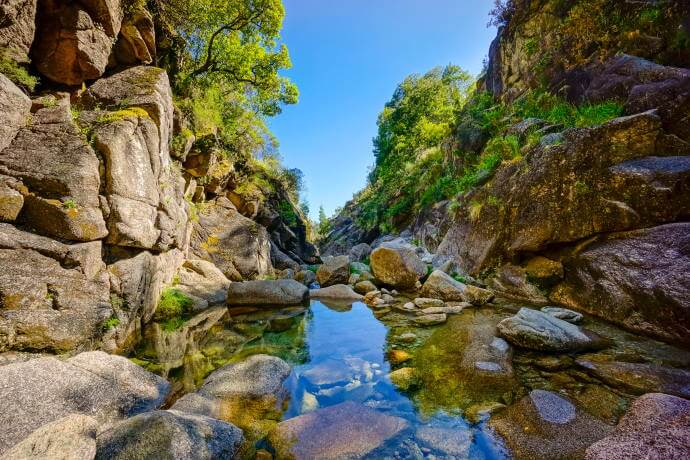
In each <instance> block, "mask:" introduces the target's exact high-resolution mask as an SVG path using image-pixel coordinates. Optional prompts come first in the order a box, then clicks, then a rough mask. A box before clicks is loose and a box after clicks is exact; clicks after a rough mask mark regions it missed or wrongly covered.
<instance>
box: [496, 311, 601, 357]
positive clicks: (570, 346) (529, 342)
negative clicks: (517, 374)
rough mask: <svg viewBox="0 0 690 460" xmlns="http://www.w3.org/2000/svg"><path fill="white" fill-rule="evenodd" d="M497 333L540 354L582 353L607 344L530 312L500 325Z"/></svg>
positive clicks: (539, 314)
mask: <svg viewBox="0 0 690 460" xmlns="http://www.w3.org/2000/svg"><path fill="white" fill-rule="evenodd" d="M498 330H499V332H500V333H501V335H502V336H503V337H505V338H506V339H507V340H508V341H509V342H511V343H513V344H514V345H516V346H519V347H522V348H528V349H531V350H537V351H556V352H564V351H582V350H587V349H596V348H600V347H602V346H603V345H604V343H605V342H604V340H603V339H602V338H601V337H599V336H597V335H596V334H594V333H593V332H589V331H586V330H584V329H580V328H579V327H577V326H575V325H573V324H570V323H568V322H566V321H563V320H560V319H558V318H555V317H553V316H551V315H548V314H546V313H542V312H540V311H537V310H532V309H529V308H521V309H520V311H519V312H518V313H517V315H515V316H512V317H510V318H506V319H504V320H503V321H501V322H500V323H498Z"/></svg>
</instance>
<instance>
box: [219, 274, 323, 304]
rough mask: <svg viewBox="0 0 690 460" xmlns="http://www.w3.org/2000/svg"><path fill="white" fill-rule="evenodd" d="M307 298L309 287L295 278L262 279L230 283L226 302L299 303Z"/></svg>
mask: <svg viewBox="0 0 690 460" xmlns="http://www.w3.org/2000/svg"><path fill="white" fill-rule="evenodd" d="M308 298H309V289H308V288H307V287H306V286H305V285H304V284H302V283H300V282H298V281H295V280H262V281H243V282H238V283H231V284H230V287H229V288H228V296H227V304H228V305H230V306H241V305H257V306H280V305H301V304H303V303H304V302H306V301H307V299H308Z"/></svg>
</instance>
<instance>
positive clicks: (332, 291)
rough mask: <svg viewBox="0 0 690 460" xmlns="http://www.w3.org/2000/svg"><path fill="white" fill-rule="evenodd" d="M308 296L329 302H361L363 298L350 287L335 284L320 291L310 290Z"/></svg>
mask: <svg viewBox="0 0 690 460" xmlns="http://www.w3.org/2000/svg"><path fill="white" fill-rule="evenodd" d="M309 296H310V297H311V298H314V299H330V300H350V301H355V300H362V299H364V296H363V295H361V294H357V293H356V292H355V291H353V290H352V288H351V287H350V286H346V285H344V284H335V285H333V286H328V287H325V288H321V289H312V290H311V291H309Z"/></svg>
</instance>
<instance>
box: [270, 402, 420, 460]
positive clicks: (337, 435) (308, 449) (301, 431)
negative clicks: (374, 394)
mask: <svg viewBox="0 0 690 460" xmlns="http://www.w3.org/2000/svg"><path fill="white" fill-rule="evenodd" d="M407 427H408V422H406V421H405V420H404V419H402V418H399V417H393V416H390V415H385V414H382V413H380V412H377V411H375V410H373V409H370V408H368V407H366V406H364V405H361V404H358V403H354V402H351V401H348V402H344V403H341V404H338V405H335V406H331V407H327V408H324V409H319V410H317V411H314V412H311V413H309V414H305V415H300V416H299V417H295V418H292V419H289V420H285V421H283V422H281V423H279V424H278V426H277V427H276V429H275V430H274V431H273V432H272V433H271V434H270V435H269V441H270V442H271V445H272V446H273V447H274V448H275V449H276V453H277V456H278V458H319V459H332V460H336V459H341V458H363V457H364V456H366V455H367V454H368V453H369V452H371V451H373V450H374V449H376V448H377V447H380V446H382V445H383V444H384V443H385V442H386V441H387V440H389V439H391V438H392V437H394V436H395V435H397V434H398V433H400V432H401V431H403V430H404V429H405V428H407Z"/></svg>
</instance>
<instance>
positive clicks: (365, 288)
mask: <svg viewBox="0 0 690 460" xmlns="http://www.w3.org/2000/svg"><path fill="white" fill-rule="evenodd" d="M372 291H376V285H375V284H374V283H372V282H371V281H368V280H367V281H360V282H358V283H357V284H355V292H357V293H359V294H362V295H366V294H368V293H370V292H372Z"/></svg>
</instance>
